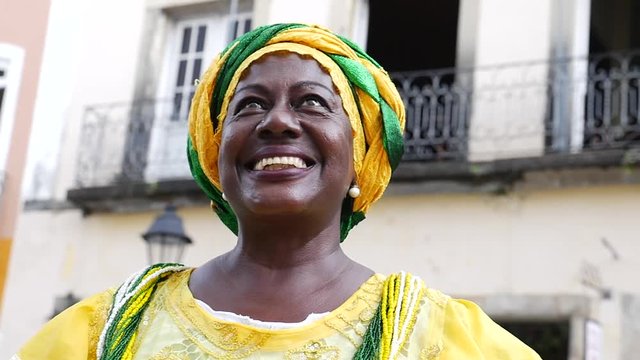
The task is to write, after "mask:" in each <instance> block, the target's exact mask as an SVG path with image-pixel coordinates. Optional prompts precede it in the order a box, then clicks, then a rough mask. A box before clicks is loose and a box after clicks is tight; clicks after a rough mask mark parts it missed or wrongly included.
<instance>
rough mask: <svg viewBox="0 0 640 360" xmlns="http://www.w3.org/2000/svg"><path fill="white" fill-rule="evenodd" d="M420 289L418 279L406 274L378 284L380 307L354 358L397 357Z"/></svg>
mask: <svg viewBox="0 0 640 360" xmlns="http://www.w3.org/2000/svg"><path fill="white" fill-rule="evenodd" d="M424 291H425V286H424V283H423V282H422V280H420V278H418V277H415V276H413V275H411V274H409V273H404V272H401V273H399V274H393V275H390V276H389V277H387V279H386V280H385V282H384V284H383V287H382V299H381V301H380V306H378V310H377V311H376V314H375V315H374V317H373V319H372V320H371V323H370V324H369V328H368V329H367V332H366V333H365V335H364V337H363V341H362V345H361V346H360V348H358V351H357V352H356V354H355V356H354V357H353V358H354V360H374V359H379V360H388V359H395V358H397V356H398V354H399V353H400V351H401V350H402V348H403V347H404V346H405V344H406V343H407V340H408V339H409V337H410V335H411V332H412V331H413V326H414V325H415V322H416V319H417V317H418V309H419V307H420V303H421V301H422V297H423V296H424Z"/></svg>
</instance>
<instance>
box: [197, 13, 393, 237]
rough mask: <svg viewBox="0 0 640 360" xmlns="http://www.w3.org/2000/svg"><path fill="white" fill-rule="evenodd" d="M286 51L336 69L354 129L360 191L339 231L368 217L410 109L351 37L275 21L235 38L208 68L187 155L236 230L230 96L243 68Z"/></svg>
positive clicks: (335, 79)
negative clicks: (227, 132) (228, 173)
mask: <svg viewBox="0 0 640 360" xmlns="http://www.w3.org/2000/svg"><path fill="white" fill-rule="evenodd" d="M283 51H288V52H292V53H297V54H300V55H304V56H310V57H312V58H313V59H315V60H316V61H317V62H318V63H319V64H320V66H321V67H322V68H323V69H324V70H325V71H327V73H328V74H329V75H330V76H331V78H332V80H333V83H334V85H335V86H336V88H337V89H338V92H339V95H340V97H341V98H342V104H343V107H344V110H345V113H346V114H347V116H348V117H349V121H350V123H351V128H352V132H353V159H354V169H355V172H356V182H357V184H358V186H359V187H360V190H361V195H360V196H359V197H357V198H356V199H351V198H349V197H347V198H346V199H345V202H344V204H343V209H342V215H341V239H342V240H344V238H345V237H346V235H347V233H348V232H349V230H350V229H351V228H352V227H353V226H355V225H356V224H357V223H358V222H360V221H361V220H362V219H364V214H365V213H366V212H367V210H368V209H369V206H371V204H373V203H374V202H375V201H376V200H378V199H379V198H380V197H381V196H382V194H383V192H384V190H385V188H386V187H387V185H388V184H389V181H390V179H391V173H392V171H393V170H394V169H395V168H396V166H397V165H398V163H399V162H400V159H401V158H402V154H403V150H404V148H403V143H402V139H403V138H402V136H403V130H404V123H405V113H404V106H403V103H402V99H401V98H400V95H399V94H398V91H397V90H396V87H395V86H394V84H393V82H392V81H391V79H390V78H389V75H388V74H387V72H386V71H385V70H384V69H383V68H382V67H381V66H380V65H379V64H378V63H377V62H376V61H375V60H373V59H372V58H371V57H370V56H369V55H367V54H366V53H365V52H364V51H363V50H362V49H360V48H359V47H358V46H357V45H355V44H354V43H352V42H351V41H349V40H347V39H345V38H343V37H340V36H338V35H336V34H334V33H332V32H331V31H329V30H327V29H325V28H322V27H318V26H311V25H303V24H276V25H269V26H263V27H260V28H257V29H255V30H253V31H251V32H249V33H246V34H244V35H243V36H241V37H240V38H238V39H236V40H235V41H234V42H232V43H231V44H230V45H229V46H228V47H227V48H226V49H225V50H223V51H222V53H221V54H220V55H218V56H217V57H216V58H215V59H214V61H213V63H212V64H211V66H210V67H209V69H208V70H207V71H206V72H205V73H204V75H203V76H202V79H201V80H200V83H199V85H198V87H197V89H196V92H195V95H194V97H193V101H192V104H191V112H190V115H189V139H188V146H187V152H188V158H189V166H190V168H191V173H192V174H193V177H194V179H195V180H196V182H197V183H198V185H199V186H200V187H201V188H202V190H203V191H204V192H205V193H206V194H207V196H208V197H209V198H210V199H211V201H212V205H213V207H214V209H215V211H216V213H217V214H218V216H219V217H220V219H221V220H222V221H223V222H224V223H225V225H227V227H229V228H230V229H231V230H232V231H233V232H234V233H237V230H238V224H237V219H236V217H235V215H234V213H233V210H232V209H231V207H230V206H229V204H228V203H227V202H226V201H225V200H224V199H222V190H221V189H222V188H221V185H220V174H219V173H218V153H219V151H220V142H221V138H222V129H223V127H224V119H225V117H226V115H227V107H228V105H229V101H230V99H231V97H232V96H233V94H234V92H235V88H236V86H237V84H238V82H239V81H240V77H241V76H242V74H243V72H244V71H245V70H246V69H247V68H248V67H249V66H250V65H251V64H252V63H253V62H254V61H256V60H257V59H259V58H261V57H263V56H265V55H267V54H270V53H273V52H283Z"/></svg>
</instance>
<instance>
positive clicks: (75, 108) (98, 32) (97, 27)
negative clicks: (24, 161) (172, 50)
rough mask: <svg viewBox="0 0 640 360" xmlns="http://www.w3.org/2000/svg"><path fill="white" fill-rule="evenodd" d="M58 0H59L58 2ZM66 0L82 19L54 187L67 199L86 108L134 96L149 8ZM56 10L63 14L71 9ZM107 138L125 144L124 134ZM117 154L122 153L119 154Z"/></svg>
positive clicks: (117, 1) (125, 0) (118, 1)
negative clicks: (144, 26) (143, 27)
mask: <svg viewBox="0 0 640 360" xmlns="http://www.w3.org/2000/svg"><path fill="white" fill-rule="evenodd" d="M56 1H60V0H54V1H53V3H55V2H56ZM67 1H73V2H74V5H73V6H69V7H68V9H69V11H75V12H77V13H78V14H80V17H81V19H82V20H81V21H79V22H77V23H76V24H75V25H77V28H75V29H74V30H73V31H74V33H76V34H78V39H77V42H75V43H74V45H73V50H71V51H74V53H76V54H77V58H76V59H75V61H74V68H73V75H71V76H70V77H69V81H70V82H71V84H72V85H71V102H70V103H69V105H68V107H67V109H66V110H65V112H64V116H65V121H66V123H65V129H64V132H63V135H62V147H61V149H60V157H59V166H58V169H57V182H56V189H55V192H54V196H55V198H57V199H64V198H65V197H66V191H67V190H68V189H69V188H71V187H72V185H73V184H74V177H75V171H76V162H77V157H78V144H79V142H80V140H81V139H80V131H81V128H82V120H83V115H84V111H85V109H86V107H87V106H88V105H98V104H109V103H121V104H122V103H128V102H130V101H131V98H132V96H133V89H134V85H135V84H134V81H135V79H136V70H137V69H136V65H137V62H136V59H137V58H138V51H139V48H140V40H141V33H142V26H143V14H144V9H145V7H144V1H143V0H134V1H132V0H108V1H106V0H105V1H94V2H91V4H89V3H87V2H82V1H78V0H67ZM56 15H58V16H61V17H62V16H64V15H66V14H60V13H58V14H56ZM52 21H56V20H55V19H52ZM65 46H66V45H65ZM122 130H124V127H123V129H122ZM108 139H110V141H112V142H113V143H122V142H123V140H124V134H123V133H118V132H114V133H112V134H110V136H109V137H108ZM120 148H122V147H120ZM112 156H113V157H114V158H117V154H115V155H112Z"/></svg>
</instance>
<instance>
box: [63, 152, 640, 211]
mask: <svg viewBox="0 0 640 360" xmlns="http://www.w3.org/2000/svg"><path fill="white" fill-rule="evenodd" d="M602 184H640V149H637V148H636V149H630V150H606V151H597V152H596V151H592V152H584V153H578V154H563V155H559V154H553V155H544V156H539V157H534V158H519V159H506V160H496V161H490V162H475V163H470V162H441V163H424V162H403V163H402V164H400V166H399V167H398V169H397V170H396V172H395V173H394V176H393V178H392V184H391V186H390V187H389V191H388V192H389V193H390V194H408V193H413V194H415V193H494V194H504V193H508V192H510V191H514V190H522V189H529V188H557V187H562V186H590V185H602ZM67 200H68V201H69V203H71V204H73V206H75V207H77V208H79V209H81V210H82V211H83V212H84V213H85V214H90V213H92V212H133V211H143V210H161V209H163V208H164V206H165V205H166V204H167V203H169V202H171V203H173V204H175V205H177V206H190V205H200V206H202V205H206V204H208V203H209V201H208V199H207V198H206V196H205V195H204V193H203V192H202V191H201V190H200V188H199V187H198V186H197V184H196V183H195V181H193V180H192V179H178V180H167V181H160V182H155V183H141V182H122V183H118V184H114V185H109V186H100V187H89V188H76V189H71V190H69V191H68V192H67Z"/></svg>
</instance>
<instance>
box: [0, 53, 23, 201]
mask: <svg viewBox="0 0 640 360" xmlns="http://www.w3.org/2000/svg"><path fill="white" fill-rule="evenodd" d="M23 61H24V50H23V49H22V48H20V47H17V46H14V45H11V44H6V43H0V177H1V176H2V174H3V171H4V169H5V164H6V160H7V157H8V154H9V146H10V143H11V133H12V132H13V125H14V122H15V110H16V105H17V103H18V90H19V88H20V80H21V77H22V64H23ZM0 190H1V189H0Z"/></svg>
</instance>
